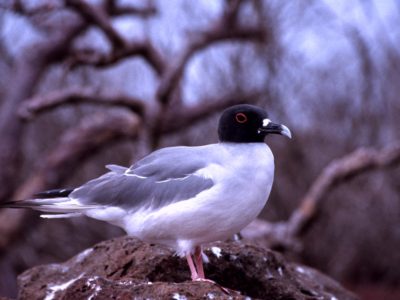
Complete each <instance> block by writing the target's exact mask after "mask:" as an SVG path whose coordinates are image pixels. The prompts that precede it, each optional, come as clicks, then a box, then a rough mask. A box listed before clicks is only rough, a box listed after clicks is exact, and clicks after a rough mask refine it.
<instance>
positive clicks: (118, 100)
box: [18, 87, 145, 120]
mask: <svg viewBox="0 0 400 300" xmlns="http://www.w3.org/2000/svg"><path fill="white" fill-rule="evenodd" d="M85 102H86V103H92V104H100V105H107V106H123V107H127V108H129V109H130V110H132V111H133V112H135V113H137V114H138V115H141V116H142V115H143V114H144V110H145V104H144V101H142V100H139V99H137V98H133V97H129V96H125V95H115V94H104V93H98V92H97V91H95V90H94V89H93V88H84V87H73V88H68V89H64V90H59V91H53V92H50V93H48V94H45V95H39V96H35V97H33V98H30V99H27V100H25V101H24V102H23V104H22V105H21V107H20V109H19V111H18V114H19V116H20V117H21V118H23V119H25V120H27V119H31V118H33V117H34V116H35V115H36V114H38V113H42V112H45V111H48V110H50V109H53V108H55V107H58V106H60V105H64V104H71V103H77V104H80V103H85Z"/></svg>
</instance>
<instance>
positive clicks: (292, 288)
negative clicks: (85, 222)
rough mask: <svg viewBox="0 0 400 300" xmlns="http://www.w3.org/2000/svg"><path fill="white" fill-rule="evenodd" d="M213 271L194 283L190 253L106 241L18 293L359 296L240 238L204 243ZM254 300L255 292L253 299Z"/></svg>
mask: <svg viewBox="0 0 400 300" xmlns="http://www.w3.org/2000/svg"><path fill="white" fill-rule="evenodd" d="M205 253H206V255H207V256H208V259H209V263H207V264H206V265H205V271H206V274H207V276H208V278H210V279H212V280H214V281H216V282H217V283H218V284H220V285H221V286H224V287H226V288H229V289H232V290H235V291H240V293H241V294H238V293H235V292H231V294H230V296H228V295H227V294H226V292H225V291H223V289H222V288H221V287H219V286H218V285H216V284H213V283H209V282H192V281H190V273H189V270H188V267H187V265H186V260H185V259H184V258H179V257H177V256H174V255H173V252H172V251H170V250H168V249H165V248H162V247H160V246H157V245H150V244H146V243H143V242H141V241H139V240H137V239H135V238H132V237H122V238H117V239H113V240H109V241H105V242H102V243H99V244H97V245H95V246H94V247H93V248H90V249H87V250H85V251H83V252H81V253H80V254H78V255H76V256H75V257H73V258H72V259H70V260H68V261H67V262H65V263H61V264H50V265H43V266H38V267H34V268H32V269H30V270H27V271H25V272H24V273H23V274H21V275H20V276H19V277H18V286H19V299H29V300H33V299H46V300H51V299H65V300H67V299H90V300H94V299H133V298H135V299H149V298H150V299H177V300H178V299H179V300H184V299H229V297H230V299H246V297H251V298H258V299H276V300H279V299H282V300H283V299H327V300H335V299H338V300H339V299H340V300H342V299H349V300H350V299H356V297H355V296H354V295H353V294H351V293H350V292H348V291H346V290H345V289H343V287H341V286H340V285H339V284H338V283H337V282H335V281H334V280H332V279H330V278H328V277H327V276H325V275H323V274H321V273H319V272H318V271H316V270H313V269H311V268H308V267H305V266H302V265H298V264H295V263H290V262H287V261H285V259H284V258H283V257H282V256H281V255H280V254H278V253H276V252H273V251H270V250H266V249H263V248H260V247H257V246H253V245H248V244H243V243H239V242H231V243H222V242H221V243H213V244H212V245H210V246H209V247H206V248H205ZM247 299H248V298H247Z"/></svg>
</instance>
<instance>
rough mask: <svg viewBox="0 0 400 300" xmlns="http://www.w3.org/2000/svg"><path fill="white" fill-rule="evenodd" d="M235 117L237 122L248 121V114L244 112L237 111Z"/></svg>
mask: <svg viewBox="0 0 400 300" xmlns="http://www.w3.org/2000/svg"><path fill="white" fill-rule="evenodd" d="M235 119H236V122H238V123H241V124H243V123H246V122H247V116H246V115H245V114H244V113H237V114H236V115H235Z"/></svg>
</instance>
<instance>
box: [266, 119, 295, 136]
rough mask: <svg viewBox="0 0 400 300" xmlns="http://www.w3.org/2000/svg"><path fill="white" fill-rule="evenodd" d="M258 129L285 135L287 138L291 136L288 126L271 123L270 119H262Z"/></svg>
mask: <svg viewBox="0 0 400 300" xmlns="http://www.w3.org/2000/svg"><path fill="white" fill-rule="evenodd" d="M260 131H262V132H265V133H275V134H281V135H284V136H287V137H288V138H289V139H291V138H292V133H291V132H290V130H289V128H287V127H286V126H285V125H283V124H276V123H272V122H271V120H270V119H264V120H263V125H262V127H261V128H260Z"/></svg>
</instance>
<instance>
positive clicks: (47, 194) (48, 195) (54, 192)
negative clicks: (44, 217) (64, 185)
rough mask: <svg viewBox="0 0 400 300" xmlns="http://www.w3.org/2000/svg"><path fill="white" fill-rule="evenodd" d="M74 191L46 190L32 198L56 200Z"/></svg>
mask: <svg viewBox="0 0 400 300" xmlns="http://www.w3.org/2000/svg"><path fill="white" fill-rule="evenodd" d="M73 190H74V189H54V190H48V191H44V192H39V193H37V194H35V195H34V198H36V199H45V198H58V197H68V196H69V194H71V192H72V191H73Z"/></svg>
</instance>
